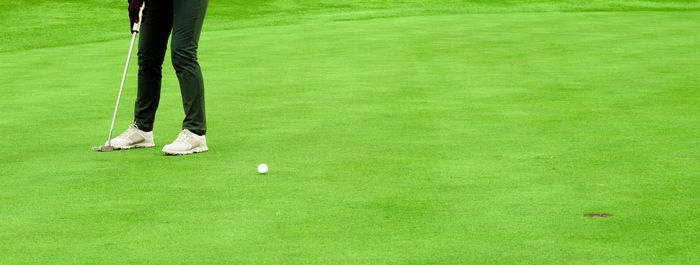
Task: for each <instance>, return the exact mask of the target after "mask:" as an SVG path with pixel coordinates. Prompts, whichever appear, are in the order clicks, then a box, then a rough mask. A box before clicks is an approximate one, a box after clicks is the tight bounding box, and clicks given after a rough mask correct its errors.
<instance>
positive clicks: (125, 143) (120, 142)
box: [105, 124, 156, 150]
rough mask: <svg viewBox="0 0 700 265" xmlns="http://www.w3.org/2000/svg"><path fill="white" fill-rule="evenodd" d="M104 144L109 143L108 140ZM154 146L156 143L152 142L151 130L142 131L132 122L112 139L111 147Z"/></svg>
mask: <svg viewBox="0 0 700 265" xmlns="http://www.w3.org/2000/svg"><path fill="white" fill-rule="evenodd" d="M105 145H109V141H107V143H105ZM154 146H156V144H155V143H154V142H153V132H152V131H151V132H144V131H142V130H141V129H139V127H137V126H136V124H132V125H131V126H129V128H128V129H126V131H124V132H123V133H121V134H120V135H119V136H117V137H115V138H113V139H112V147H114V149H116V150H121V149H132V148H141V147H154Z"/></svg>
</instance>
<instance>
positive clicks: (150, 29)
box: [134, 1, 173, 131]
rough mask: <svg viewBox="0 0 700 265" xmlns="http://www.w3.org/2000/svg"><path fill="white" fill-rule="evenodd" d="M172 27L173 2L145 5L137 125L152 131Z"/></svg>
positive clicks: (136, 110)
mask: <svg viewBox="0 0 700 265" xmlns="http://www.w3.org/2000/svg"><path fill="white" fill-rule="evenodd" d="M172 26H173V5H172V1H146V9H145V10H144V18H143V23H141V32H140V33H139V51H138V57H139V80H138V93H137V96H136V103H135V107H134V123H135V124H136V126H138V127H139V129H142V130H144V131H151V130H152V129H153V122H154V120H155V115H156V110H157V109H158V102H159V101H160V87H161V78H162V69H163V58H164V57H165V51H166V49H167V47H168V37H169V36H170V31H171V29H172Z"/></svg>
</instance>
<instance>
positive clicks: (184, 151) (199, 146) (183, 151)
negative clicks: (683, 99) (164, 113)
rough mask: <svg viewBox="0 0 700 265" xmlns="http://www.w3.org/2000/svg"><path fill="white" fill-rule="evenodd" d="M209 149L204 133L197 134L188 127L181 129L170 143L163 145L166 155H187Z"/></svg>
mask: <svg viewBox="0 0 700 265" xmlns="http://www.w3.org/2000/svg"><path fill="white" fill-rule="evenodd" d="M207 150H209V148H208V147H207V140H206V138H205V137H204V135H202V136H199V135H197V134H195V133H193V132H190V130H188V129H184V130H182V132H180V135H178V136H177V139H175V141H174V142H173V143H172V144H169V145H166V146H164V147H163V154H166V155H188V154H192V153H201V152H205V151H207Z"/></svg>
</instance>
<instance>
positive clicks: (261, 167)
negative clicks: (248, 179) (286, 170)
mask: <svg viewBox="0 0 700 265" xmlns="http://www.w3.org/2000/svg"><path fill="white" fill-rule="evenodd" d="M258 173H260V174H265V173H267V165H265V164H260V165H259V166H258Z"/></svg>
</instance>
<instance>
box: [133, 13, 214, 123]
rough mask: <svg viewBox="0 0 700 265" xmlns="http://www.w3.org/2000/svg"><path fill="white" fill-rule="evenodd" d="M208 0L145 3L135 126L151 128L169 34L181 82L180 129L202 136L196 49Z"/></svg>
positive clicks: (201, 88)
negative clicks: (181, 115)
mask: <svg viewBox="0 0 700 265" xmlns="http://www.w3.org/2000/svg"><path fill="white" fill-rule="evenodd" d="M208 4H209V0H151V1H146V9H145V10H144V17H143V23H142V24H141V32H140V33H139V51H138V57H139V78H138V79H139V80H138V94H137V97H136V104H135V110H134V120H135V124H136V125H137V126H138V127H139V128H142V129H145V130H151V129H153V122H154V120H155V115H156V109H158V101H159V100H160V88H161V78H162V69H163V59H164V58H165V51H166V50H167V47H168V38H169V37H170V33H171V32H172V42H171V43H170V55H171V56H172V62H173V67H174V68H175V72H176V74H177V78H178V80H179V81H180V93H181V94H182V105H183V107H184V109H185V120H184V121H183V122H182V128H183V129H188V130H190V131H192V132H194V133H196V134H199V135H204V134H205V133H206V130H207V125H206V124H207V122H206V116H205V112H204V81H203V78H202V71H201V69H200V67H199V63H198V62H197V48H198V44H199V35H200V33H201V32H202V23H203V22H204V15H205V14H206V11H207V5H208Z"/></svg>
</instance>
